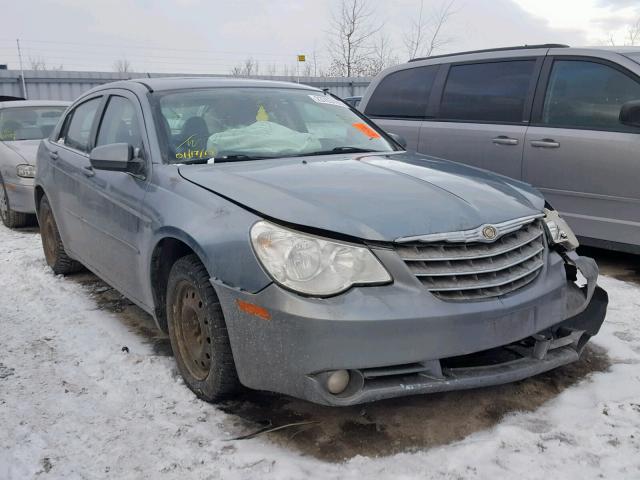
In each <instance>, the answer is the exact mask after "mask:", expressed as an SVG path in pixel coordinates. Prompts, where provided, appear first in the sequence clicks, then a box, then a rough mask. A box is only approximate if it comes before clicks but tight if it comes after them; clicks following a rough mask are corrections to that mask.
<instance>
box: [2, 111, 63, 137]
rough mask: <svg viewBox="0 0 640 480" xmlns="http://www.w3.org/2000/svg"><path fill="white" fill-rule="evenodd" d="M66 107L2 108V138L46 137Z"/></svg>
mask: <svg viewBox="0 0 640 480" xmlns="http://www.w3.org/2000/svg"><path fill="white" fill-rule="evenodd" d="M65 109H66V107H53V106H52V107H47V106H41V107H36V106H34V107H9V108H3V109H1V110H0V140H2V141H11V140H38V139H40V138H46V137H48V136H49V134H50V133H51V130H53V127H55V125H56V123H58V119H59V118H60V115H62V113H63V112H64V111H65Z"/></svg>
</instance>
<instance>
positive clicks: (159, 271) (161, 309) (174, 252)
mask: <svg viewBox="0 0 640 480" xmlns="http://www.w3.org/2000/svg"><path fill="white" fill-rule="evenodd" d="M192 253H195V252H194V251H193V250H192V249H191V247H189V245H187V244H186V243H184V242H182V241H180V240H178V239H176V238H171V237H167V238H163V239H162V240H160V242H158V244H157V245H156V247H155V248H154V249H153V253H152V255H151V288H152V289H153V301H154V305H155V313H156V319H157V321H158V326H159V327H160V328H161V329H162V330H163V331H164V332H167V312H166V300H167V284H168V282H169V273H170V272H171V267H173V264H174V263H175V262H176V260H178V259H179V258H182V257H184V256H186V255H191V254H192Z"/></svg>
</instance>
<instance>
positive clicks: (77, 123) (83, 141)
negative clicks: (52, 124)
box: [59, 97, 102, 152]
mask: <svg viewBox="0 0 640 480" xmlns="http://www.w3.org/2000/svg"><path fill="white" fill-rule="evenodd" d="M101 101H102V97H97V98H94V99H92V100H89V101H87V102H84V103H82V104H80V105H79V106H77V107H76V108H75V109H74V110H73V111H72V112H71V113H70V115H71V117H70V118H69V117H68V118H67V119H65V126H64V129H63V132H62V135H61V137H60V140H62V142H63V143H64V144H65V145H67V146H68V147H71V148H75V149H77V150H81V151H83V152H88V151H89V141H90V140H91V139H90V137H91V126H92V125H93V120H94V118H95V116H96V111H97V110H98V107H99V106H100V102H101ZM60 140H59V141H60Z"/></svg>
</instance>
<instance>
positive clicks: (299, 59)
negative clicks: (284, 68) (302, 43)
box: [298, 55, 307, 62]
mask: <svg viewBox="0 0 640 480" xmlns="http://www.w3.org/2000/svg"><path fill="white" fill-rule="evenodd" d="M298 61H299V62H306V61H307V57H306V55H298Z"/></svg>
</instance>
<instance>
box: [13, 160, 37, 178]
mask: <svg viewBox="0 0 640 480" xmlns="http://www.w3.org/2000/svg"><path fill="white" fill-rule="evenodd" d="M16 174H17V175H18V176H19V177H22V178H33V177H35V176H36V167H34V166H33V165H27V164H26V163H25V164H22V165H18V166H17V167H16Z"/></svg>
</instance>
